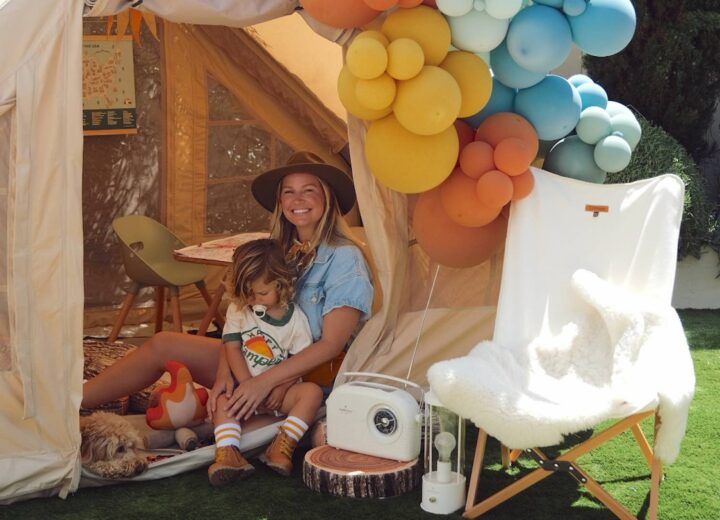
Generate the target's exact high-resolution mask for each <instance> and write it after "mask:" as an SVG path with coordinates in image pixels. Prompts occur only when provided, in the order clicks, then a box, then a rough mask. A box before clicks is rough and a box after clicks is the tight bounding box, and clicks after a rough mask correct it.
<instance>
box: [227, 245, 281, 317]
mask: <svg viewBox="0 0 720 520" xmlns="http://www.w3.org/2000/svg"><path fill="white" fill-rule="evenodd" d="M294 279H295V273H294V271H293V269H292V268H291V267H290V266H289V265H288V264H287V263H286V261H285V253H283V250H282V246H281V245H280V242H278V241H277V240H273V239H270V238H261V239H258V240H251V241H250V242H246V243H245V244H242V245H241V246H239V247H238V248H237V249H235V252H234V253H233V263H232V276H231V280H230V283H231V294H232V297H233V299H234V300H235V301H236V303H238V304H239V305H245V304H247V301H248V298H250V296H252V289H251V287H250V286H251V285H252V284H253V283H255V282H257V281H262V282H264V283H267V284H271V283H273V282H275V284H276V288H277V291H278V301H279V303H280V305H281V306H283V307H287V306H288V303H290V300H292V298H293V295H294V293H295V289H294V287H293V280H294Z"/></svg>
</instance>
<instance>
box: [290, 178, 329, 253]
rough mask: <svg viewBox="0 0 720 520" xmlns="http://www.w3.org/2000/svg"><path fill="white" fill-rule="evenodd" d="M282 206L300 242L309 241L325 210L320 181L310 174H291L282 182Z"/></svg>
mask: <svg viewBox="0 0 720 520" xmlns="http://www.w3.org/2000/svg"><path fill="white" fill-rule="evenodd" d="M280 206H281V207H282V211H283V214H284V215H285V218H286V219H288V221H290V223H291V224H293V225H294V226H295V228H296V229H297V233H298V238H299V239H300V240H309V239H310V237H311V236H312V234H313V232H314V231H315V227H316V226H317V224H318V222H320V219H321V218H322V214H323V211H324V209H325V194H324V193H323V190H322V186H321V185H320V180H319V179H318V178H317V177H316V176H314V175H312V174H310V173H291V174H289V175H286V176H285V178H284V179H283V180H282V187H281V189H280Z"/></svg>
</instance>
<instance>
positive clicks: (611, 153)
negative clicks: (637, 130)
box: [593, 135, 632, 173]
mask: <svg viewBox="0 0 720 520" xmlns="http://www.w3.org/2000/svg"><path fill="white" fill-rule="evenodd" d="M631 156H632V150H630V145H629V144H628V142H627V141H626V140H625V139H623V138H622V137H619V136H617V135H609V136H607V137H604V138H603V139H600V141H598V143H597V144H596V145H595V151H594V152H593V158H594V159H595V162H596V163H597V165H598V167H599V168H601V169H603V170H605V171H606V172H609V173H617V172H619V171H620V170H624V169H625V168H626V167H627V165H628V164H630V157H631Z"/></svg>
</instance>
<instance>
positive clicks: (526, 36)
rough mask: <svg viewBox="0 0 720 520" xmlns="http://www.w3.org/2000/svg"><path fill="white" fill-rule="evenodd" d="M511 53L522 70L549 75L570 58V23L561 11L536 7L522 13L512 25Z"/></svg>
mask: <svg viewBox="0 0 720 520" xmlns="http://www.w3.org/2000/svg"><path fill="white" fill-rule="evenodd" d="M505 43H506V44H507V48H508V52H510V56H512V58H513V60H515V63H517V64H518V65H520V66H521V67H522V68H524V69H527V70H530V71H533V72H542V73H545V74H547V73H548V72H550V71H551V70H553V69H554V68H557V67H559V66H560V65H562V64H563V62H564V61H565V60H566V59H567V57H568V56H569V55H570V50H571V47H572V32H571V31H570V24H569V23H568V21H567V18H565V15H564V14H562V13H561V12H560V11H558V10H557V9H553V8H552V7H548V6H545V5H533V6H531V7H528V8H527V9H523V10H522V11H520V12H519V13H518V14H517V15H516V16H515V17H514V18H513V19H512V21H511V22H510V28H509V29H508V33H507V39H506V41H505Z"/></svg>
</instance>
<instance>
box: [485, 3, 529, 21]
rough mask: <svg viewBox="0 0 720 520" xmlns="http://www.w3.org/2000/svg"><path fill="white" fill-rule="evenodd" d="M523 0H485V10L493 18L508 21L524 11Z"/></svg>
mask: <svg viewBox="0 0 720 520" xmlns="http://www.w3.org/2000/svg"><path fill="white" fill-rule="evenodd" d="M522 6H523V0H485V10H486V11H487V13H488V14H489V15H490V16H492V17H493V18H498V19H500V20H506V19H508V18H512V17H513V16H515V15H516V14H518V13H519V12H520V9H522Z"/></svg>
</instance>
